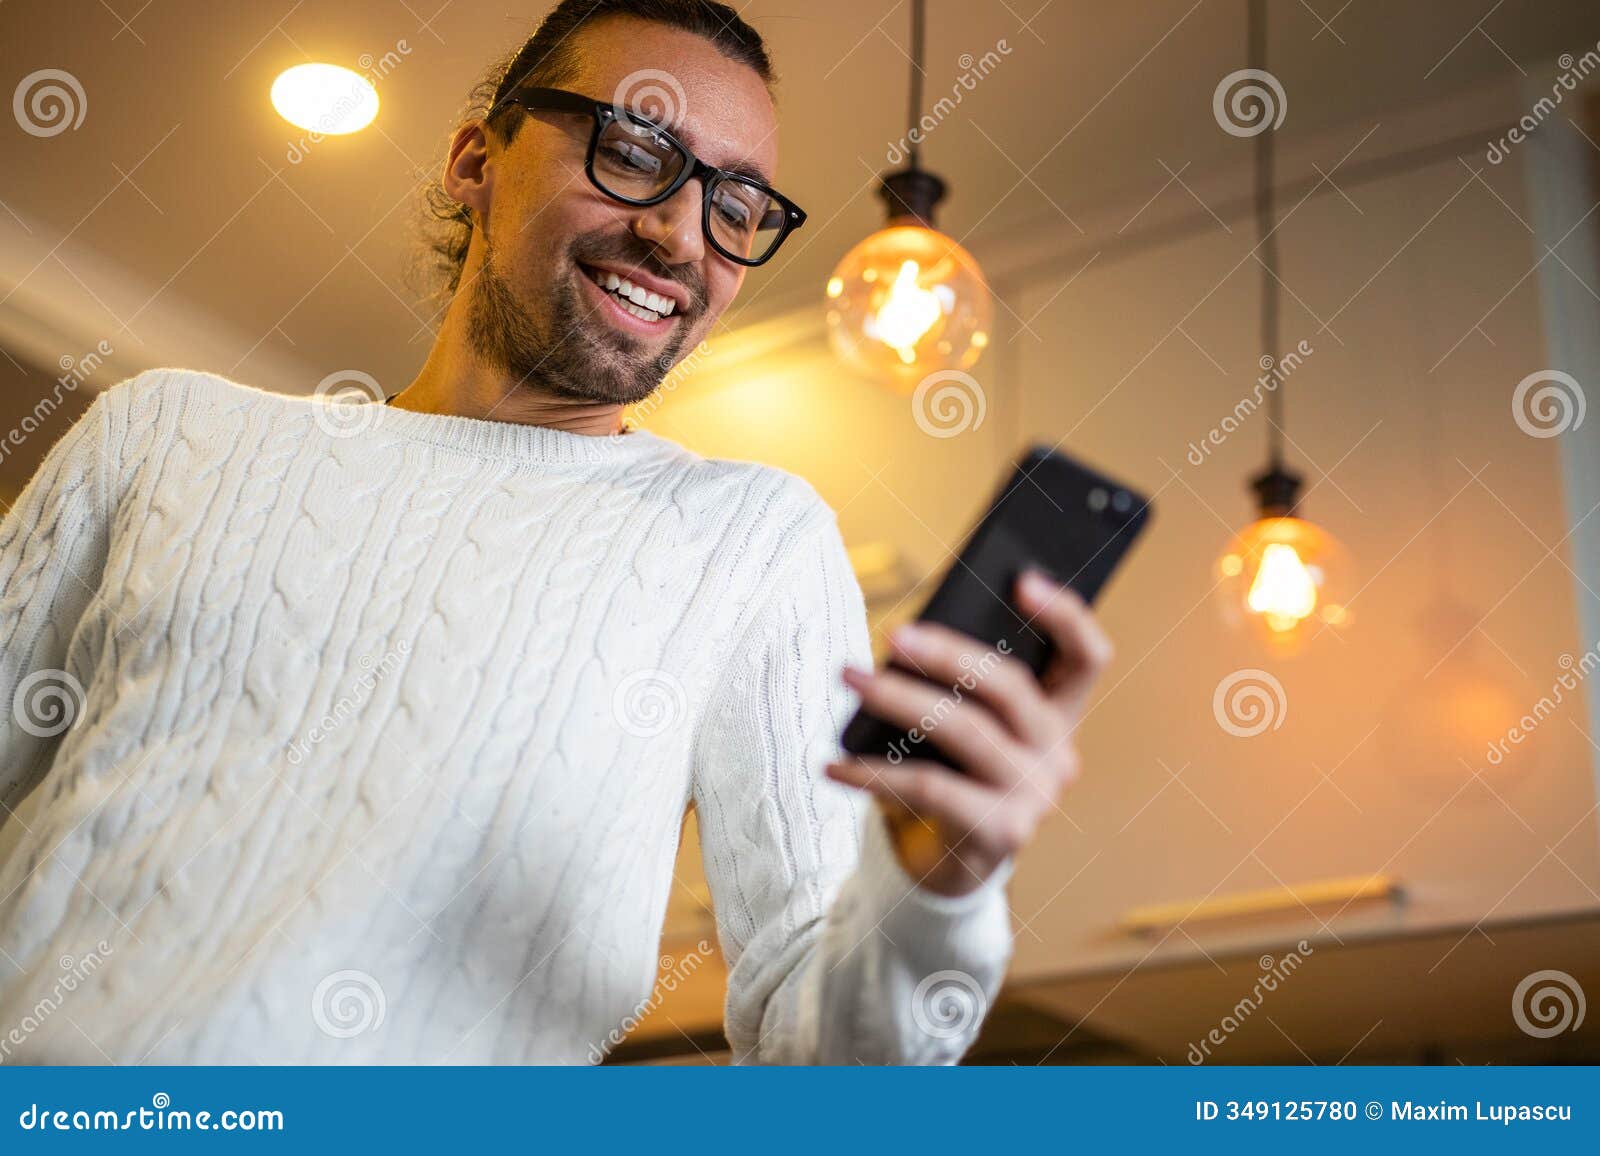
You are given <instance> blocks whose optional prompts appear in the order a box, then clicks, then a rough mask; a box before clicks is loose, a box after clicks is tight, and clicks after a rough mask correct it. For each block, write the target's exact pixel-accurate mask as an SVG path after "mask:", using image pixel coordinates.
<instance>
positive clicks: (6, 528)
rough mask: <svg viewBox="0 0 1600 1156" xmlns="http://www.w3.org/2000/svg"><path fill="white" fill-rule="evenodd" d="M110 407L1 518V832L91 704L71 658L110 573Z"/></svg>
mask: <svg viewBox="0 0 1600 1156" xmlns="http://www.w3.org/2000/svg"><path fill="white" fill-rule="evenodd" d="M108 409H109V402H108V401H107V399H106V396H105V395H104V394H101V395H100V396H99V397H97V398H96V399H95V400H94V401H93V402H92V403H91V404H90V406H89V408H88V410H87V411H85V412H84V414H83V415H82V416H81V417H79V419H78V420H77V421H76V422H74V423H73V424H72V426H71V428H69V429H68V430H67V432H66V433H65V434H64V435H62V437H61V440H60V441H58V442H57V443H56V444H55V446H54V447H52V448H51V450H50V452H49V453H48V454H47V455H46V456H45V459H44V461H43V462H42V463H41V464H40V466H39V468H38V470H37V471H36V472H35V473H34V475H33V477H32V479H31V480H30V481H29V482H28V484H27V486H26V487H25V488H24V489H23V491H22V494H21V496H20V497H19V498H18V499H17V502H16V504H15V505H14V506H12V507H10V508H9V509H7V510H6V512H5V517H4V519H3V520H0V826H3V825H4V824H5V822H6V821H7V820H8V819H9V818H10V816H11V813H12V810H13V808H15V807H16V806H17V805H18V804H20V803H21V801H22V800H23V799H24V798H25V797H26V796H27V794H28V793H29V792H30V791H31V790H32V789H33V788H34V786H35V785H36V784H37V783H38V782H39V780H40V779H41V778H42V777H43V776H44V773H45V771H46V770H48V769H49V766H50V762H51V759H52V758H53V757H54V755H55V751H56V747H57V745H58V744H59V742H60V741H61V735H62V734H64V733H65V732H66V731H67V730H68V729H69V728H70V727H71V725H72V723H73V722H74V721H75V720H76V718H77V715H78V713H79V712H80V711H81V710H82V708H83V705H84V703H83V682H82V679H83V678H85V677H87V672H86V671H85V670H83V669H74V667H75V666H76V665H78V664H76V663H75V662H74V661H73V657H72V656H71V655H69V653H68V652H69V647H70V643H71V641H72V638H73V635H74V632H75V631H76V629H77V626H78V622H79V620H80V619H81V618H82V616H83V613H84V611H85V609H86V608H87V607H88V606H89V604H90V602H91V601H92V600H93V599H94V598H95V597H96V591H97V590H98V589H99V586H100V580H101V575H102V573H103V571H104V568H105V560H106V550H107V543H108V540H109V514H108V509H107V507H108V502H107V493H108V486H107V471H108V468H109V464H108V447H109V442H110V437H109V429H108V426H109V418H108Z"/></svg>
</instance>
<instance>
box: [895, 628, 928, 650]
mask: <svg viewBox="0 0 1600 1156" xmlns="http://www.w3.org/2000/svg"><path fill="white" fill-rule="evenodd" d="M892 637H893V640H894V644H895V646H896V647H898V648H899V649H900V650H903V651H905V652H906V653H907V654H916V653H917V652H918V651H919V650H920V649H921V648H922V644H923V642H924V641H925V640H926V639H925V636H924V635H923V633H922V631H921V630H920V629H918V628H917V627H916V626H914V625H913V624H911V623H909V622H908V623H906V624H905V625H904V626H902V627H900V628H899V629H897V630H896V631H895V632H894V634H893V636H892Z"/></svg>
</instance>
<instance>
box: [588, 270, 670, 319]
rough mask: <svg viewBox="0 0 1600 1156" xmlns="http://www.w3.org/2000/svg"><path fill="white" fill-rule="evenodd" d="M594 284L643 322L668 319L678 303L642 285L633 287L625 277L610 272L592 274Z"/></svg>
mask: <svg viewBox="0 0 1600 1156" xmlns="http://www.w3.org/2000/svg"><path fill="white" fill-rule="evenodd" d="M593 277H594V281H595V284H597V285H599V286H600V287H601V288H602V289H608V290H610V291H611V292H612V293H614V294H616V295H617V297H618V299H619V301H618V303H619V304H620V305H621V306H622V307H623V308H624V309H626V310H627V311H628V312H629V313H632V314H633V315H634V316H635V317H639V318H642V319H643V320H645V321H659V320H661V318H663V317H668V316H670V315H671V314H672V311H673V310H674V309H676V308H677V306H678V303H677V302H676V301H674V300H673V299H672V298H671V297H662V296H661V295H660V294H658V293H651V292H650V291H649V290H648V289H645V288H644V287H643V286H642V285H635V284H634V283H633V282H632V281H629V280H628V279H627V278H625V277H619V276H617V275H616V274H615V273H613V272H611V271H610V270H606V271H605V272H598V271H597V272H596V273H595V274H593Z"/></svg>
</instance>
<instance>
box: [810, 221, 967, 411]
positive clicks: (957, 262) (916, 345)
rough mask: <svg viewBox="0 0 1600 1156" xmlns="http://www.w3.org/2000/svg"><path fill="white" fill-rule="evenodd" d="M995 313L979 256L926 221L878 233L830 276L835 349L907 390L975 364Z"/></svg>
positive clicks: (855, 364) (849, 360)
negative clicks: (939, 374)
mask: <svg viewBox="0 0 1600 1156" xmlns="http://www.w3.org/2000/svg"><path fill="white" fill-rule="evenodd" d="M992 317H993V304H992V302H991V300H990V296H989V287H988V286H987V285H986V284H985V283H984V280H983V273H982V272H981V271H980V270H979V268H978V265H977V262H976V261H974V260H973V259H972V255H971V254H970V253H968V252H967V251H966V250H965V249H963V248H962V247H961V246H960V245H958V244H957V243H956V242H955V241H953V240H951V239H950V238H949V237H947V236H945V235H944V234H943V233H941V232H939V231H938V230H937V229H929V228H927V227H925V226H922V225H916V224H895V225H890V226H889V227H888V228H885V229H880V230H879V231H878V232H876V233H873V234H872V235H871V236H870V237H868V238H866V240H864V241H862V242H861V243H860V244H859V245H857V246H856V247H855V248H853V249H851V250H850V252H848V253H846V254H845V256H844V259H843V260H842V261H840V262H839V265H838V268H836V269H835V270H834V272H833V276H832V277H831V278H830V279H829V281H828V335H829V339H830V340H831V342H832V343H833V348H834V351H835V352H836V353H837V354H838V355H839V356H840V358H842V359H843V360H844V361H846V362H847V363H848V364H850V365H852V366H853V367H855V368H856V369H858V370H861V371H862V372H864V373H867V374H870V375H872V376H875V377H878V378H880V379H882V380H885V381H888V382H890V383H892V384H894V385H895V386H897V387H898V388H900V389H903V390H905V391H907V392H909V391H910V390H912V389H914V388H915V387H916V385H917V383H918V382H919V381H921V380H922V379H923V378H925V377H927V376H928V375H929V374H930V373H934V372H936V371H938V370H943V369H968V368H970V367H971V366H972V365H973V364H975V363H976V362H977V360H978V358H979V356H980V355H981V354H982V353H983V350H984V347H985V346H987V345H988V343H989V330H990V326H991V324H992Z"/></svg>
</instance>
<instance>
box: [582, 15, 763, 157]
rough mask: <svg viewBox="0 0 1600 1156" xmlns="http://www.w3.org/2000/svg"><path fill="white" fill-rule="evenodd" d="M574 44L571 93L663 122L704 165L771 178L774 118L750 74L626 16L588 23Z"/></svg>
mask: <svg viewBox="0 0 1600 1156" xmlns="http://www.w3.org/2000/svg"><path fill="white" fill-rule="evenodd" d="M573 41H574V43H573V46H572V47H573V49H574V56H575V57H576V61H577V65H578V73H577V79H576V80H575V81H574V82H573V83H572V84H571V85H570V87H572V88H573V89H575V90H576V91H579V92H581V93H583V95H585V96H590V97H593V98H595V99H596V100H605V101H609V102H612V103H614V104H619V105H621V106H623V107H625V108H628V109H631V110H632V111H634V112H637V113H640V114H642V115H645V116H649V117H650V118H651V119H653V120H657V121H661V122H663V123H665V124H666V125H667V127H669V128H671V129H672V131H673V132H674V133H675V134H676V135H677V136H679V137H680V138H681V139H682V140H683V142H684V143H685V144H687V145H688V146H689V147H690V148H692V149H693V150H694V151H695V154H696V155H697V156H699V157H700V158H701V159H702V160H704V161H705V162H706V163H707V164H710V165H715V166H717V167H719V168H730V167H735V166H737V165H739V164H741V163H743V164H745V165H749V166H753V167H754V168H756V169H757V170H759V171H760V172H762V173H765V174H766V175H767V177H768V178H771V177H772V176H773V175H774V171H775V170H776V168H777V165H778V118H777V112H776V111H775V110H774V108H773V107H772V97H771V95H770V94H769V93H768V92H767V87H766V85H765V84H764V83H763V82H762V80H761V77H760V76H758V75H757V74H756V71H755V69H753V68H751V67H750V66H749V65H747V64H744V63H742V62H740V61H737V60H732V59H730V58H728V57H727V56H724V55H723V54H722V51H721V49H719V48H718V47H717V46H716V45H715V44H713V43H712V42H711V41H710V40H707V39H706V38H705V37H703V36H699V35H697V34H695V33H693V32H687V31H685V30H683V29H680V28H672V27H669V26H667V25H664V24H657V23H654V22H652V21H645V20H635V19H633V18H631V17H625V16H621V17H608V18H606V19H603V20H596V21H594V22H593V23H591V24H587V25H585V26H584V27H583V28H582V29H581V30H580V31H579V32H578V33H576V34H575V35H574V37H573Z"/></svg>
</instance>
